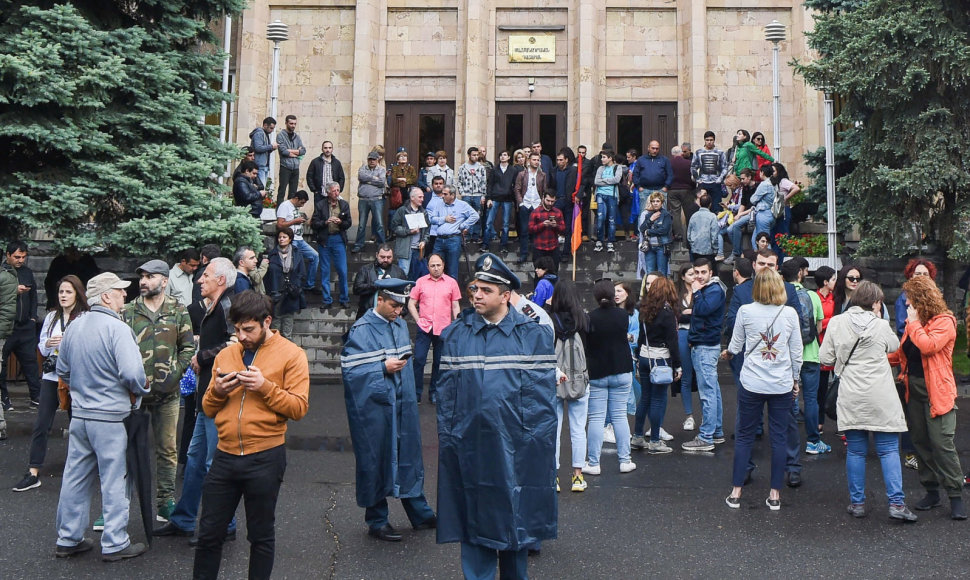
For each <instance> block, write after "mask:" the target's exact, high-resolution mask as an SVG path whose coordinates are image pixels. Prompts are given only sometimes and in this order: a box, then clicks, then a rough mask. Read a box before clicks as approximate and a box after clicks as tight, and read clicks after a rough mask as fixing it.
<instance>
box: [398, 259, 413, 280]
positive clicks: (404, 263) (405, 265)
mask: <svg viewBox="0 0 970 580" xmlns="http://www.w3.org/2000/svg"><path fill="white" fill-rule="evenodd" d="M397 265H398V267H399V268H401V270H402V271H403V272H404V275H405V276H407V275H408V272H409V271H410V270H411V258H398V259H397Z"/></svg>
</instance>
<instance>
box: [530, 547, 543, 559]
mask: <svg viewBox="0 0 970 580" xmlns="http://www.w3.org/2000/svg"><path fill="white" fill-rule="evenodd" d="M541 555H542V550H541V549H537V548H529V557H530V558H532V557H538V556H541Z"/></svg>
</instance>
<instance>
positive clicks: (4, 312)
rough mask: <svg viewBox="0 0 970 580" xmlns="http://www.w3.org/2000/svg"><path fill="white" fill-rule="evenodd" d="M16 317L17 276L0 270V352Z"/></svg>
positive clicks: (0, 428)
mask: <svg viewBox="0 0 970 580" xmlns="http://www.w3.org/2000/svg"><path fill="white" fill-rule="evenodd" d="M16 316H17V276H16V275H15V274H13V273H12V272H10V271H8V270H6V269H3V268H0V351H2V350H3V345H4V343H5V342H6V341H7V337H8V336H10V335H11V334H12V333H13V321H14V318H15V317H16ZM6 438H7V421H6V420H5V419H4V417H3V405H0V441H3V440H4V439H6Z"/></svg>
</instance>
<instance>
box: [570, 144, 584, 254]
mask: <svg viewBox="0 0 970 580" xmlns="http://www.w3.org/2000/svg"><path fill="white" fill-rule="evenodd" d="M582 182H583V156H582V155H580V156H579V157H578V158H577V159H576V189H575V190H573V235H572V239H571V240H570V242H569V246H570V247H571V248H572V252H573V253H574V254H575V253H576V249H577V248H579V245H580V244H582V243H583V219H582V216H583V212H582V208H581V207H580V203H579V188H580V187H581V184H582Z"/></svg>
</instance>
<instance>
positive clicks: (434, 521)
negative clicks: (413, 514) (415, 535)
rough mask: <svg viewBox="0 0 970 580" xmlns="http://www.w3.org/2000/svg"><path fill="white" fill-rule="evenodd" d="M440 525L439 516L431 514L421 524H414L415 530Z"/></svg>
mask: <svg viewBox="0 0 970 580" xmlns="http://www.w3.org/2000/svg"><path fill="white" fill-rule="evenodd" d="M437 527H438V516H431V517H430V518H428V519H426V520H424V521H423V522H421V523H420V524H418V525H416V526H414V529H415V530H433V529H435V528H437Z"/></svg>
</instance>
